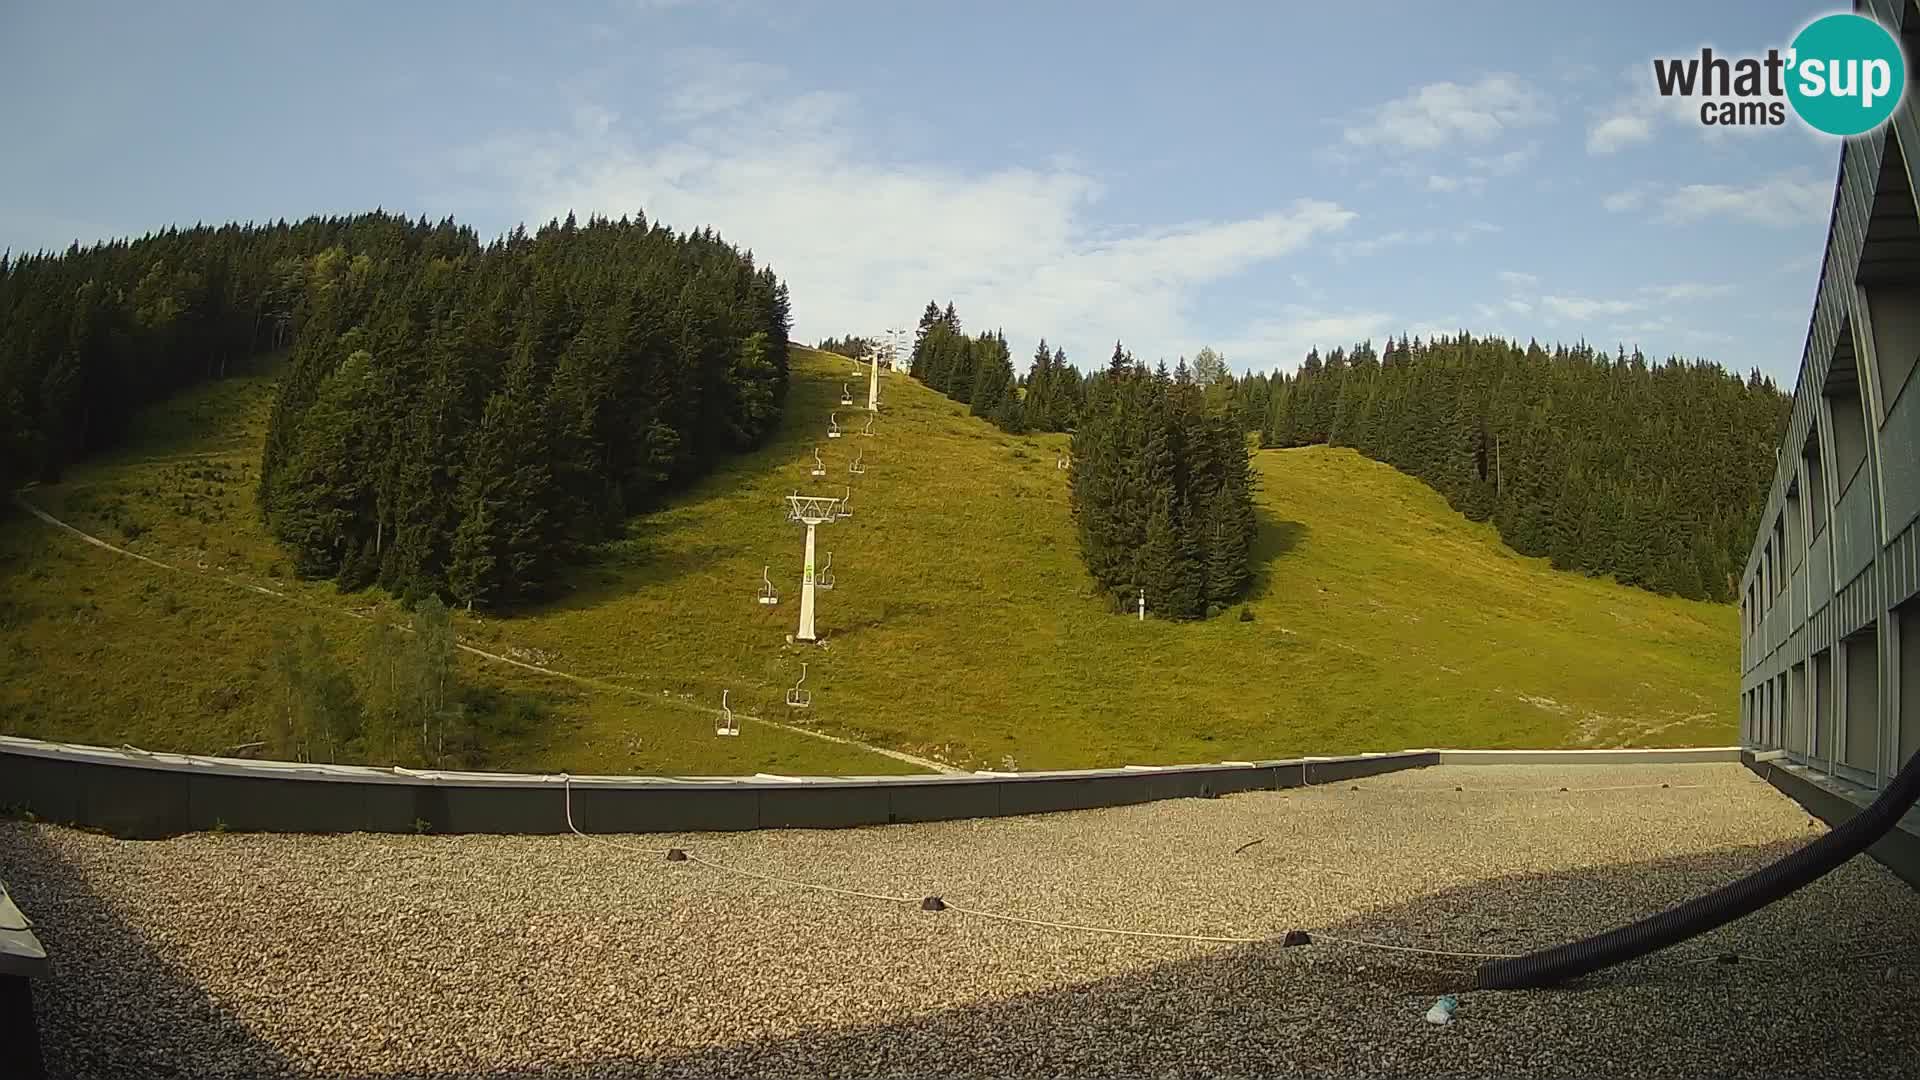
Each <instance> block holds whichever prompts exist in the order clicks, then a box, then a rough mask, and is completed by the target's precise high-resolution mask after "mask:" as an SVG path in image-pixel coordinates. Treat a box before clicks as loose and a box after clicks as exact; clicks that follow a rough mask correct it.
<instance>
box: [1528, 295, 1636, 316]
mask: <svg viewBox="0 0 1920 1080" xmlns="http://www.w3.org/2000/svg"><path fill="white" fill-rule="evenodd" d="M1540 306H1541V307H1542V308H1544V309H1545V310H1546V311H1548V312H1550V313H1552V314H1554V315H1557V316H1559V317H1561V318H1564V319H1591V318H1593V317H1594V316H1596V315H1625V314H1628V313H1629V312H1634V311H1638V310H1640V309H1641V308H1643V307H1645V306H1646V302H1645V301H1641V300H1595V299H1592V298H1589V297H1584V296H1543V297H1541V298H1540Z"/></svg>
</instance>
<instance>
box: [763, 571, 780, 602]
mask: <svg viewBox="0 0 1920 1080" xmlns="http://www.w3.org/2000/svg"><path fill="white" fill-rule="evenodd" d="M771 569H772V567H769V566H763V567H761V568H760V580H761V581H762V582H765V584H763V585H761V586H760V602H761V603H763V604H777V603H779V602H780V591H779V590H778V589H775V588H774V587H773V579H772V578H771V577H768V576H767V571H768V570H771Z"/></svg>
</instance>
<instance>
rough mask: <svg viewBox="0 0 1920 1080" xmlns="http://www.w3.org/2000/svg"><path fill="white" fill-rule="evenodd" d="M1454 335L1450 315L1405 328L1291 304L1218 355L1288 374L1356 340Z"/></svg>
mask: <svg viewBox="0 0 1920 1080" xmlns="http://www.w3.org/2000/svg"><path fill="white" fill-rule="evenodd" d="M1458 330H1459V320H1458V319H1457V318H1455V317H1454V316H1452V315H1446V316H1443V317H1441V318H1438V319H1427V320H1424V321H1419V322H1415V323H1413V324H1412V325H1407V324H1405V323H1402V322H1398V321H1396V320H1395V319H1394V317H1393V316H1391V315H1388V314H1387V313H1386V312H1383V311H1376V310H1371V309H1364V308H1363V309H1357V310H1345V311H1328V310H1324V309H1320V308H1311V307H1306V306H1302V305H1292V306H1289V307H1286V308H1283V309H1282V310H1281V312H1280V314H1279V315H1277V316H1274V317H1269V318H1265V319H1261V320H1258V321H1256V322H1254V323H1253V324H1252V325H1250V326H1248V327H1247V328H1246V331H1245V332H1244V333H1243V334H1242V335H1240V336H1239V337H1238V338H1236V339H1235V340H1233V341H1230V342H1228V343H1226V344H1225V345H1224V346H1220V351H1221V352H1223V353H1225V354H1226V355H1228V356H1232V357H1237V358H1241V359H1243V360H1244V359H1247V358H1255V359H1251V360H1248V362H1249V363H1250V364H1251V367H1250V368H1249V370H1255V371H1266V370H1274V369H1276V368H1277V369H1279V370H1283V371H1293V370H1294V369H1296V368H1298V367H1299V366H1300V361H1301V360H1303V359H1305V357H1306V355H1307V350H1309V349H1321V350H1326V349H1331V348H1334V347H1335V346H1342V347H1346V346H1352V345H1355V344H1358V343H1359V342H1362V341H1372V342H1373V343H1374V345H1375V347H1378V346H1379V345H1381V344H1382V343H1383V342H1385V341H1386V339H1387V337H1388V336H1389V335H1391V336H1393V337H1395V338H1398V337H1399V336H1400V335H1401V334H1406V335H1407V336H1409V337H1419V338H1431V337H1433V336H1435V335H1437V334H1453V333H1456V332H1457V331H1458Z"/></svg>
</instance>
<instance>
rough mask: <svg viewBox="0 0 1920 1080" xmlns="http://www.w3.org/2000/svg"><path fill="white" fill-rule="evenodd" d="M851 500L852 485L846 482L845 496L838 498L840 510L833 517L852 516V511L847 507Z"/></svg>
mask: <svg viewBox="0 0 1920 1080" xmlns="http://www.w3.org/2000/svg"><path fill="white" fill-rule="evenodd" d="M852 501H853V485H852V484H848V485H847V494H846V497H845V498H843V499H841V500H840V510H839V512H838V513H836V514H834V517H843V518H850V517H852V516H853V511H851V510H849V509H847V504H848V503H850V502H852Z"/></svg>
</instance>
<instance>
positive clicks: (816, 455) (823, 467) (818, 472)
mask: <svg viewBox="0 0 1920 1080" xmlns="http://www.w3.org/2000/svg"><path fill="white" fill-rule="evenodd" d="M813 475H815V476H825V475H827V463H826V462H824V461H821V460H820V448H819V447H817V446H816V447H814V448H813Z"/></svg>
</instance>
